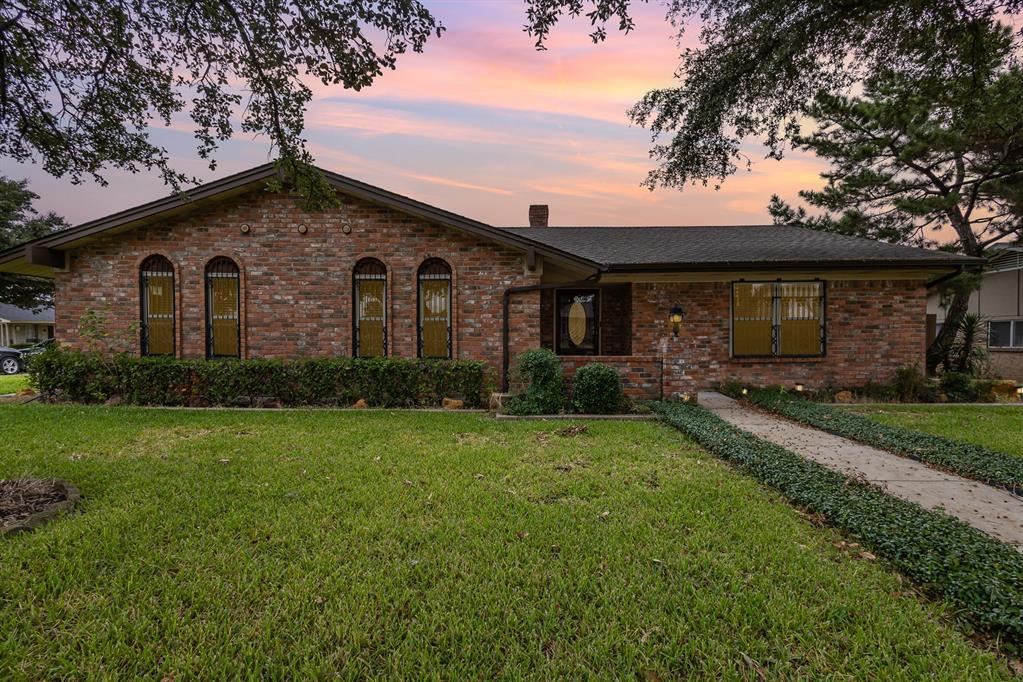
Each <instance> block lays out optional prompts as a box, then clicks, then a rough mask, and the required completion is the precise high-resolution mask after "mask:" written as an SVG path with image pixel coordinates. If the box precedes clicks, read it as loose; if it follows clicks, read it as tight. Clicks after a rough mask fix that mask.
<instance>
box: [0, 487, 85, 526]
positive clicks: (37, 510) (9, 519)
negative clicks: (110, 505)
mask: <svg viewBox="0 0 1023 682" xmlns="http://www.w3.org/2000/svg"><path fill="white" fill-rule="evenodd" d="M80 496H81V495H80V493H79V492H78V489H77V488H75V487H74V486H73V485H71V484H70V483H67V482H66V481H61V480H59V479H20V480H12V481H0V535H6V534H7V533H14V532H17V531H22V530H31V529H33V528H35V527H36V526H39V525H42V524H43V523H45V522H46V521H48V520H49V519H50V518H52V517H53V516H55V515H57V514H58V513H60V512H62V511H69V510H70V509H72V508H73V507H74V506H75V502H77V501H78V498H79V497H80Z"/></svg>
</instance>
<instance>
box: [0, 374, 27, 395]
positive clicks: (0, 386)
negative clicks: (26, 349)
mask: <svg viewBox="0 0 1023 682" xmlns="http://www.w3.org/2000/svg"><path fill="white" fill-rule="evenodd" d="M23 388H28V374H25V373H24V372H23V373H21V374H0V395H4V394H6V393H17V392H18V391H20V390H21V389H23Z"/></svg>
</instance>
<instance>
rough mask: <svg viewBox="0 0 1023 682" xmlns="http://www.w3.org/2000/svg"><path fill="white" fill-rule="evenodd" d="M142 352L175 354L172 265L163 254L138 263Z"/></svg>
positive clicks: (147, 353) (148, 353)
mask: <svg viewBox="0 0 1023 682" xmlns="http://www.w3.org/2000/svg"><path fill="white" fill-rule="evenodd" d="M140 275H141V276H140V286H141V291H140V295H141V299H142V319H141V325H142V329H141V331H142V355H174V268H173V266H172V265H171V264H170V261H168V260H167V259H166V258H164V257H163V256H157V255H154V256H150V257H149V258H147V259H146V260H145V261H143V262H142V265H141V266H140Z"/></svg>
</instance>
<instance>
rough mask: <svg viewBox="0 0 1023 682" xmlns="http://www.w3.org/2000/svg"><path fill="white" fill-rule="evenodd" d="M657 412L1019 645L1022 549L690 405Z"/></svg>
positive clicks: (1014, 646)
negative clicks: (1018, 550) (899, 497)
mask: <svg viewBox="0 0 1023 682" xmlns="http://www.w3.org/2000/svg"><path fill="white" fill-rule="evenodd" d="M657 411H658V413H659V415H660V417H661V419H662V420H663V421H664V422H665V423H667V424H669V425H671V426H674V427H675V428H677V429H679V430H680V431H682V432H683V433H686V434H687V435H689V436H690V437H692V438H693V439H694V440H695V441H696V442H698V443H699V444H700V445H702V446H703V447H704V448H706V449H707V450H709V451H710V452H712V453H714V454H716V455H718V456H720V457H722V458H724V459H726V460H729V461H731V462H734V463H735V464H738V465H740V466H741V467H743V469H744V470H746V471H747V472H749V473H750V474H751V475H752V476H753V477H754V478H756V479H757V480H758V481H760V482H762V483H766V484H768V485H771V486H773V487H775V488H777V489H778V490H780V491H781V492H782V493H783V494H785V496H786V497H788V498H789V499H790V500H791V501H792V502H793V503H795V504H797V505H799V506H801V507H804V508H806V509H808V510H810V511H812V512H815V513H819V514H822V515H823V516H824V517H825V518H827V520H828V521H829V522H830V523H832V524H833V525H835V526H837V527H838V528H840V529H842V530H843V531H846V532H848V533H850V534H852V535H854V536H856V537H857V538H858V539H859V540H860V542H862V543H863V544H864V545H865V546H866V547H868V548H870V549H871V550H872V551H874V552H876V553H877V554H878V555H880V556H882V557H884V558H885V559H886V560H888V561H889V562H890V563H891V564H892V565H893V566H894V567H895V568H897V569H898V570H900V571H901V572H902V573H904V574H905V575H907V576H908V577H909V578H911V579H912V580H914V581H915V582H916V583H918V584H919V585H920V586H922V587H923V588H924V589H925V590H926V591H928V592H929V593H931V594H933V595H937V596H940V597H944V598H946V599H948V600H950V601H951V602H953V603H954V604H955V605H956V606H957V607H959V608H960V609H962V612H963V613H964V614H965V615H966V616H967V617H968V618H969V619H970V620H971V621H972V622H973V623H974V624H975V625H976V626H977V627H979V628H981V629H983V630H985V631H987V632H990V633H992V634H994V635H997V636H1000V637H1003V638H1004V639H1005V643H1006V645H1007V648H1009V649H1011V650H1014V651H1016V652H1019V651H1020V650H1021V649H1020V646H1021V645H1020V642H1023V554H1021V553H1019V552H1017V551H1016V550H1015V549H1013V548H1012V547H1010V546H1009V545H1007V544H1005V543H1002V542H1000V541H998V540H996V539H994V538H992V537H989V536H988V535H985V534H984V533H982V532H981V531H979V530H976V529H975V528H973V527H972V526H969V525H967V524H965V523H963V522H961V521H959V520H958V519H954V518H952V517H951V516H947V515H945V514H942V513H940V512H935V511H929V510H926V509H924V508H922V507H920V506H918V505H916V504H913V503H911V502H907V501H905V500H901V499H898V498H896V497H892V496H891V495H888V494H887V493H885V492H883V491H881V490H880V489H878V488H875V487H873V486H870V485H867V484H863V483H858V482H856V481H854V480H852V479H848V478H846V477H845V476H843V475H842V474H839V473H837V472H834V471H831V470H830V469H828V468H826V467H824V466H822V465H820V464H818V463H817V462H813V461H811V460H808V459H804V458H803V457H800V456H799V455H797V454H795V453H793V452H790V451H788V450H786V449H784V448H782V447H779V446H777V445H774V444H773V443H769V442H767V441H764V440H761V439H759V438H757V437H755V436H752V435H750V434H748V433H745V432H743V431H741V430H739V429H737V428H735V427H733V426H732V425H730V424H728V423H726V422H725V421H723V420H721V419H719V418H718V417H716V416H715V415H714V414H712V413H711V412H709V411H707V410H706V409H704V408H702V407H699V406H696V405H683V404H678V403H660V404H658V406H657Z"/></svg>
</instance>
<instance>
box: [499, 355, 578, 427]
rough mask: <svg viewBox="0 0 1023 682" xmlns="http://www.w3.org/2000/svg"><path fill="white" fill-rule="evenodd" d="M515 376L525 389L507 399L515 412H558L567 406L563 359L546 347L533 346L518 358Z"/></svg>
mask: <svg viewBox="0 0 1023 682" xmlns="http://www.w3.org/2000/svg"><path fill="white" fill-rule="evenodd" d="M515 377H516V378H517V379H518V380H519V381H520V382H521V383H522V384H523V385H525V386H526V389H525V390H524V391H523V392H522V393H520V394H518V395H515V396H512V397H511V399H510V400H509V401H508V402H507V404H506V405H507V409H508V411H509V412H511V413H512V414H557V413H558V412H561V408H563V407H564V406H565V377H564V375H563V374H562V371H561V360H559V359H558V356H557V355H555V354H554V353H553V352H552V351H550V350H548V349H546V348H533V349H530V350H527V351H525V352H524V353H522V354H521V355H519V357H518V358H517V359H516V363H515Z"/></svg>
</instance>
